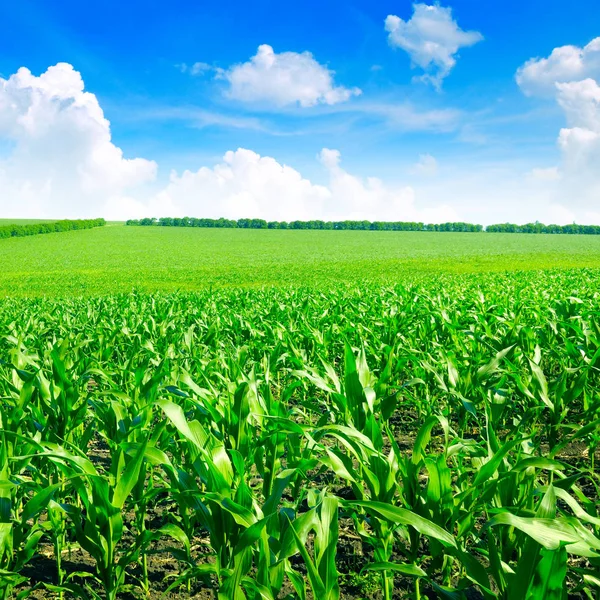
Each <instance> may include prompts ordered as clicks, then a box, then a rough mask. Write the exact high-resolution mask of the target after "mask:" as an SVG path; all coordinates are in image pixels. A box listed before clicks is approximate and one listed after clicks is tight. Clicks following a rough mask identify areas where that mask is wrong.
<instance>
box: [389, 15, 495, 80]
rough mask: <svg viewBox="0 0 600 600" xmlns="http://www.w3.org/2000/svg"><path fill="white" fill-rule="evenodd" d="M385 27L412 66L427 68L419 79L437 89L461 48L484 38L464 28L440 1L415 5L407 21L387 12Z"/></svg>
mask: <svg viewBox="0 0 600 600" xmlns="http://www.w3.org/2000/svg"><path fill="white" fill-rule="evenodd" d="M385 30H386V31H387V32H388V41H389V43H390V45H391V46H393V47H394V48H401V49H402V50H404V51H405V52H407V53H408V55H409V56H410V58H411V61H412V65H413V67H419V68H421V69H423V71H425V74H424V75H423V76H422V77H420V78H419V79H421V80H423V81H427V82H430V83H432V84H433V85H434V86H435V87H436V88H439V87H440V86H441V84H442V81H443V80H444V78H445V77H447V76H448V74H449V73H450V71H451V70H452V68H453V67H454V65H456V57H457V55H458V51H459V50H460V49H461V48H466V47H469V46H473V45H474V44H476V43H477V42H480V41H481V40H483V36H482V35H481V33H479V32H478V31H463V30H462V29H461V28H460V27H459V26H458V23H457V22H456V21H455V20H454V19H453V18H452V9H451V8H445V7H443V6H440V5H439V4H435V5H432V6H430V5H428V4H414V5H413V15H412V17H411V18H410V19H409V20H408V21H404V20H402V19H401V18H400V17H398V16H396V15H388V17H387V18H386V20H385Z"/></svg>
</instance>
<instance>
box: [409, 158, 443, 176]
mask: <svg viewBox="0 0 600 600" xmlns="http://www.w3.org/2000/svg"><path fill="white" fill-rule="evenodd" d="M438 168H439V165H438V161H437V159H436V158H435V157H434V156H431V154H421V155H420V156H419V160H418V162H417V163H416V164H415V165H414V166H413V168H412V171H413V173H416V174H417V175H422V176H425V177H434V176H435V175H437V173H438Z"/></svg>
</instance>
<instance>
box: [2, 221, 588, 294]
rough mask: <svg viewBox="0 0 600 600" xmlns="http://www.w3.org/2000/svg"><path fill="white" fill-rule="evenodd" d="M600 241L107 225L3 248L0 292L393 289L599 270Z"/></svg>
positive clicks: (11, 242)
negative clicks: (411, 283)
mask: <svg viewBox="0 0 600 600" xmlns="http://www.w3.org/2000/svg"><path fill="white" fill-rule="evenodd" d="M599 267H600V236H578V235H563V236H551V235H527V234H518V235H517V234H483V233H482V234H477V233H475V234H470V233H429V232H377V231H289V230H288V231H277V230H240V229H196V228H194V229H192V228H189V229H188V228H173V227H125V226H122V225H115V226H106V227H101V228H97V229H94V230H90V231H87V230H86V231H73V232H67V233H61V234H50V235H39V236H31V237H28V238H13V239H8V240H2V244H1V245H0V294H5V295H18V296H32V295H34V296H42V295H49V296H69V295H80V294H85V295H97V294H106V293H117V292H119V293H120V292H128V291H131V290H132V289H136V290H140V291H147V292H152V291H159V290H160V291H176V290H182V291H191V290H201V289H205V288H209V287H221V286H250V287H257V286H298V285H300V286H318V287H320V286H325V287H327V286H331V285H335V284H340V285H346V286H347V285H350V286H354V285H359V284H362V283H364V282H371V283H381V284H395V283H399V282H402V281H405V280H411V279H414V278H419V277H431V276H434V277H437V276H438V275H452V274H471V273H489V272H512V271H521V270H525V271H530V270H545V269H569V268H589V269H594V268H599Z"/></svg>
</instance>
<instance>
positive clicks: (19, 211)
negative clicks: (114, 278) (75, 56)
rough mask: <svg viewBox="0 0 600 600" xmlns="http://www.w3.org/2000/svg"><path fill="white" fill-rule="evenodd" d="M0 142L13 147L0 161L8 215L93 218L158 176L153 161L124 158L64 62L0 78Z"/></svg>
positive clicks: (92, 99) (0, 198)
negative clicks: (37, 74) (2, 141)
mask: <svg viewBox="0 0 600 600" xmlns="http://www.w3.org/2000/svg"><path fill="white" fill-rule="evenodd" d="M0 139H5V140H8V141H9V142H10V144H11V150H10V152H9V153H8V156H7V157H6V158H4V159H0V209H1V210H2V213H3V214H4V215H6V216H13V215H14V216H28V215H31V216H38V217H45V216H55V217H61V216H92V215H93V216H97V215H98V214H101V213H102V212H103V207H104V206H105V204H106V202H107V201H108V202H113V203H118V202H119V198H120V197H122V196H125V195H126V193H127V190H129V189H131V188H136V187H137V186H140V185H142V184H144V183H146V182H148V181H152V180H153V179H154V178H155V175H156V168H157V167H156V163H154V162H153V161H148V160H144V159H141V158H134V159H126V158H124V157H123V152H122V150H121V149H120V148H119V147H117V146H115V145H114V144H113V143H112V140H111V132H110V124H109V122H108V120H107V119H106V118H105V117H104V113H103V111H102V109H101V108H100V105H99V103H98V99H97V98H96V96H95V95H94V94H91V93H89V92H86V91H85V90H84V84H83V80H82V78H81V75H80V74H79V73H78V72H77V71H75V70H74V69H73V67H72V66H71V65H69V64H66V63H59V64H57V65H55V66H53V67H50V68H49V69H48V70H47V71H46V72H45V73H42V74H41V75H40V76H35V75H33V74H32V73H31V72H30V71H29V70H28V69H26V68H21V69H19V70H18V72H17V73H16V74H14V75H12V76H11V77H9V78H8V79H2V78H0Z"/></svg>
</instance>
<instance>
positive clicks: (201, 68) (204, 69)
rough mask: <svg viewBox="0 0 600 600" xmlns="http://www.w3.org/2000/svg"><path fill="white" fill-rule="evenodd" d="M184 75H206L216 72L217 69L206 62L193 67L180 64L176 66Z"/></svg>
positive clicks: (195, 64) (194, 64)
mask: <svg viewBox="0 0 600 600" xmlns="http://www.w3.org/2000/svg"><path fill="white" fill-rule="evenodd" d="M175 66H176V67H177V68H178V69H179V70H180V71H181V72H182V73H189V74H190V75H194V76H197V75H204V74H205V73H208V72H210V71H215V70H216V68H215V67H213V66H212V65H210V64H208V63H205V62H195V63H193V64H191V65H188V64H187V63H179V64H177V65H175Z"/></svg>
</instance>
